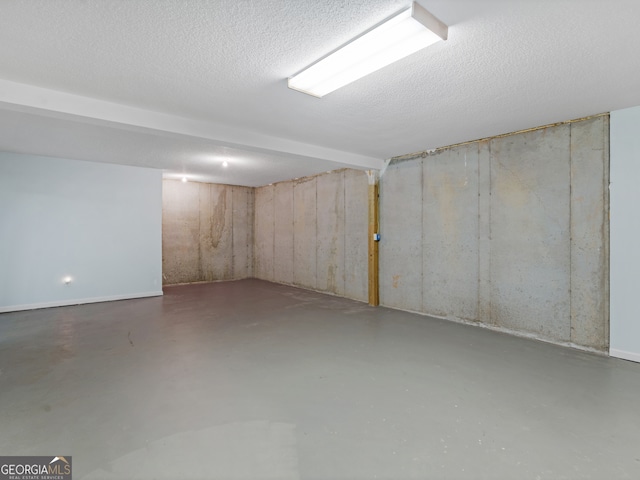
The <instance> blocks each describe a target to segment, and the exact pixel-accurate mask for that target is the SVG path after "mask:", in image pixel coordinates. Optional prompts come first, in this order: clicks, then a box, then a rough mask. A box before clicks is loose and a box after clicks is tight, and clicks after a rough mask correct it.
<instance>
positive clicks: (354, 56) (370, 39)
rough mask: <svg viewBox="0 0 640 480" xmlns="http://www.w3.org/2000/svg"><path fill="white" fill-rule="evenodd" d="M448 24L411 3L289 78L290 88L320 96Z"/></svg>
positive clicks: (442, 36)
mask: <svg viewBox="0 0 640 480" xmlns="http://www.w3.org/2000/svg"><path fill="white" fill-rule="evenodd" d="M447 31H448V28H447V26H446V25H445V24H444V23H442V22H441V21H440V20H438V19H437V18H436V17H434V16H433V15H431V14H430V13H429V12H428V11H427V10H425V9H424V8H423V7H421V6H420V5H418V4H417V3H415V2H414V3H413V5H412V6H411V8H408V9H407V10H404V11H402V12H400V13H398V14H397V15H395V16H393V17H391V18H390V19H389V20H387V21H385V22H383V23H381V24H380V25H378V26H376V27H374V28H372V29H371V30H368V31H367V32H365V33H363V34H362V35H360V36H359V37H357V38H355V39H354V40H352V41H351V42H349V43H347V44H346V45H344V46H343V47H341V48H339V49H338V50H336V51H334V52H333V53H331V54H329V55H327V56H326V57H324V58H322V59H321V60H319V61H317V62H316V63H314V64H312V65H311V66H309V67H308V68H306V69H305V70H303V71H302V72H300V73H298V74H297V75H294V76H293V77H291V78H289V81H288V84H289V88H292V89H294V90H298V91H300V92H303V93H307V94H309V95H313V96H314V97H322V96H324V95H326V94H327V93H330V92H333V91H334V90H337V89H338V88H340V87H344V86H345V85H348V84H349V83H351V82H354V81H355V80H358V79H359V78H362V77H364V76H365V75H368V74H370V73H372V72H375V71H376V70H379V69H381V68H382V67H385V66H387V65H389V64H391V63H393V62H396V61H398V60H400V59H401V58H404V57H406V56H408V55H411V54H412V53H415V52H417V51H418V50H422V49H423V48H426V47H428V46H429V45H432V44H434V43H436V42H438V41H440V40H446V39H447Z"/></svg>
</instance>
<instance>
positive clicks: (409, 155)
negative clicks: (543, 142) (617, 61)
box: [389, 113, 609, 164]
mask: <svg viewBox="0 0 640 480" xmlns="http://www.w3.org/2000/svg"><path fill="white" fill-rule="evenodd" d="M608 115H609V113H598V114H596V115H590V116H588V117H582V118H575V119H573V120H565V121H563V122H556V123H550V124H548V125H541V126H539V127H532V128H526V129H524V130H517V131H515V132H509V133H501V134H500V135H493V136H491V137H484V138H478V139H476V140H469V141H467V142H460V143H454V144H452V145H446V146H444V147H437V148H432V149H427V150H422V151H420V152H413V153H407V154H405V155H398V156H397V157H391V159H390V160H389V161H390V162H391V164H394V163H398V162H404V161H406V160H414V159H416V158H424V157H426V156H427V155H432V154H434V153H439V152H441V151H443V150H448V149H450V148H454V147H460V146H462V145H469V144H473V143H477V142H486V141H490V140H493V139H496V138H504V137H511V136H513V135H519V134H521V133H527V132H535V131H536V130H544V129H545V128H550V127H557V126H560V125H567V124H571V123H576V122H583V121H585V120H590V119H592V118H598V117H603V116H608Z"/></svg>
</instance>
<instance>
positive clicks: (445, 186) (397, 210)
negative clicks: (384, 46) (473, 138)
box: [380, 116, 609, 351]
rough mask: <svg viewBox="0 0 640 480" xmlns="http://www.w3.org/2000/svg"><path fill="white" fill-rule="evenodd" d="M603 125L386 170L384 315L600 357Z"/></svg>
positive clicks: (441, 154) (604, 272) (510, 139)
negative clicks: (390, 312) (429, 318)
mask: <svg viewBox="0 0 640 480" xmlns="http://www.w3.org/2000/svg"><path fill="white" fill-rule="evenodd" d="M608 122H609V119H608V116H598V117H594V118H591V119H587V120H583V121H577V122H573V123H566V124H562V125H557V126H550V127H547V128H542V129H538V130H532V131H528V132H524V133H518V134H513V135H509V136H503V137H496V138H493V139H489V140H485V141H479V142H474V143H469V144H466V145H460V146H454V147H450V148H446V149H441V150H439V151H436V152H434V153H431V154H428V155H425V156H424V157H420V158H416V159H411V160H405V161H399V162H396V163H392V164H391V165H390V166H389V167H388V169H387V170H386V172H385V174H384V175H383V177H382V179H381V184H380V192H381V193H380V195H381V199H380V201H381V213H380V215H381V219H380V223H381V233H382V240H381V243H380V299H381V303H382V305H385V306H389V307H394V308H400V309H404V310H411V311H416V312H422V313H426V314H430V315H435V316H440V317H447V318H450V319H454V320H463V321H470V322H478V323H482V324H485V325H487V326H489V327H492V328H496V329H500V330H506V331H511V332H515V333H519V334H526V335H531V336H534V337H537V338H541V339H545V340H549V341H553V342H557V343H565V344H573V345H576V346H581V347H586V348H590V349H595V350H601V351H604V350H606V349H607V348H608V337H609V335H608V325H609V324H608V305H607V298H608V295H607V288H608V218H607V215H608V213H607V212H608V181H609V172H608V168H609V147H608V137H609V126H608Z"/></svg>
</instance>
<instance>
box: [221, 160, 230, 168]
mask: <svg viewBox="0 0 640 480" xmlns="http://www.w3.org/2000/svg"><path fill="white" fill-rule="evenodd" d="M222 166H223V167H224V168H227V167H228V166H229V162H227V161H226V160H225V161H224V162H222Z"/></svg>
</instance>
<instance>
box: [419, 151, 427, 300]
mask: <svg viewBox="0 0 640 480" xmlns="http://www.w3.org/2000/svg"><path fill="white" fill-rule="evenodd" d="M424 176H425V166H424V159H422V160H420V221H421V222H422V245H421V246H420V306H421V307H422V308H423V309H425V310H426V305H425V304H424V234H425V228H426V222H425V221H424V182H425V178H424Z"/></svg>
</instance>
